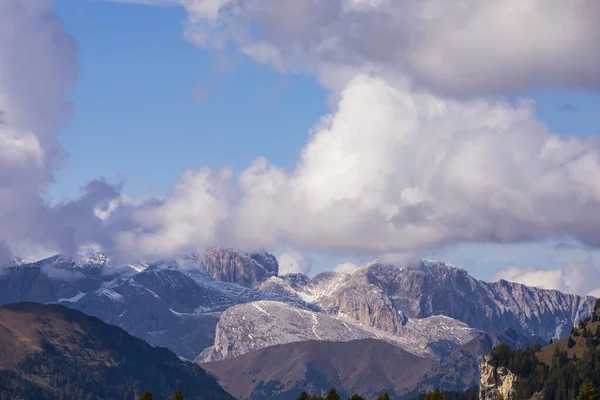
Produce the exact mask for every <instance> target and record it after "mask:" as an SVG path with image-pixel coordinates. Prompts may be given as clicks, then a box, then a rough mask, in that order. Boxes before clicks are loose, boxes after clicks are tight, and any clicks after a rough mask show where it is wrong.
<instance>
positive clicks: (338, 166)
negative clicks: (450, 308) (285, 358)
mask: <svg viewBox="0 0 600 400" xmlns="http://www.w3.org/2000/svg"><path fill="white" fill-rule="evenodd" d="M599 11H600V4H598V3H596V2H594V1H591V0H573V1H572V2H562V1H558V0H532V1H530V2H527V3H524V2H521V1H517V0H506V1H505V2H494V3H480V2H479V1H475V0H464V1H462V2H461V3H460V6H456V7H453V6H451V5H450V3H448V2H446V1H444V0H424V1H421V2H418V3H416V2H413V1H410V0H331V1H329V2H322V1H313V0H278V1H276V0H261V1H258V0H182V2H181V3H180V2H179V1H178V0H172V1H164V0H154V1H139V0H138V1H133V0H121V1H111V2H109V1H100V0H97V1H96V0H55V1H52V0H24V1H22V2H16V1H15V2H4V3H2V4H1V5H0V112H1V113H0V116H1V118H0V209H2V210H3V212H2V214H1V215H0V261H1V259H5V260H9V259H11V258H13V257H16V256H28V257H41V256H42V255H46V254H52V253H55V252H62V253H73V254H75V253H81V252H89V251H97V250H102V251H105V252H108V253H110V254H111V257H113V259H114V260H117V261H116V262H130V261H132V260H140V259H144V260H149V259H156V258H163V257H168V256H171V255H174V254H178V253H181V252H187V251H203V250H204V249H205V248H207V247H212V246H226V247H230V246H231V247H237V248H241V249H244V250H248V251H252V250H256V249H259V248H267V249H269V250H271V251H273V252H274V253H276V254H277V255H278V256H280V263H281V265H282V269H283V271H284V272H296V271H299V272H306V273H310V274H315V273H318V272H322V271H325V270H330V269H333V268H335V267H336V266H338V265H341V267H339V268H340V269H342V268H343V269H344V270H353V269H356V268H357V267H358V266H360V265H362V264H364V263H366V262H367V261H370V260H372V259H375V258H381V259H383V260H386V261H390V262H395V263H408V262H412V261H414V260H416V259H418V258H421V257H425V258H434V259H441V260H444V261H447V262H450V263H453V264H455V265H459V266H463V267H465V268H466V269H467V270H468V271H469V272H470V273H471V274H473V275H474V276H476V277H478V278H482V279H488V280H493V279H501V278H502V279H509V280H514V281H519V282H523V283H526V284H530V285H536V286H542V287H546V288H555V289H559V290H563V291H567V292H573V293H578V294H589V293H591V294H600V291H599V290H598V289H600V272H599V270H598V261H597V260H600V253H599V252H598V244H599V243H600V233H598V232H600V231H599V230H598V229H597V227H598V226H599V223H600V213H599V212H598V211H599V210H600V179H598V178H600V154H599V152H598V139H599V138H600V136H598V133H599V129H598V122H599V121H600V101H599V100H600V96H599V95H598V89H599V88H600V51H599V50H600V48H598V47H599V46H600V45H598V43H600V41H599V39H600V28H599V27H597V24H596V23H595V21H594V18H593V16H594V15H598V12H599Z"/></svg>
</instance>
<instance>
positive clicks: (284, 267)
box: [277, 250, 312, 275]
mask: <svg viewBox="0 0 600 400" xmlns="http://www.w3.org/2000/svg"><path fill="white" fill-rule="evenodd" d="M277 261H278V262H279V275H286V274H296V273H302V274H305V275H308V273H309V272H310V270H311V269H312V261H311V259H310V257H309V256H307V255H306V254H303V253H300V252H297V251H295V250H288V251H286V252H284V253H283V254H281V255H280V256H279V259H278V260H277Z"/></svg>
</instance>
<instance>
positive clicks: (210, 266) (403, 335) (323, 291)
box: [0, 249, 594, 361]
mask: <svg viewBox="0 0 600 400" xmlns="http://www.w3.org/2000/svg"><path fill="white" fill-rule="evenodd" d="M277 273H278V265H277V261H276V259H275V257H273V256H272V255H270V254H268V253H265V252H262V253H252V254H249V253H244V252H240V251H236V250H231V249H215V250H212V251H209V252H207V253H206V254H205V255H204V256H199V255H193V254H189V255H184V256H180V257H175V258H173V259H171V260H164V261H159V262H153V263H139V264H136V265H130V266H121V267H119V266H115V265H111V263H110V260H108V258H106V257H105V256H103V255H102V254H96V255H94V256H92V257H87V258H82V257H75V258H72V257H65V256H55V257H51V258H48V259H46V260H42V261H38V262H26V261H20V262H15V263H12V264H11V265H8V266H6V267H3V268H0V303H2V304H6V303H14V302H19V301H34V302H40V303H61V304H64V305H67V306H69V307H72V308H75V309H78V310H81V311H83V312H85V313H87V314H90V315H94V316H97V317H99V318H101V319H102V320H104V321H106V322H108V323H111V324H114V325H117V326H120V327H122V328H123V329H125V330H126V331H128V332H129V333H131V334H133V335H136V336H138V337H141V338H143V339H145V340H147V341H148V342H150V343H151V344H153V345H160V346H164V347H168V348H170V349H172V350H173V351H175V352H176V353H177V354H178V355H180V356H182V357H185V358H188V359H194V358H195V357H197V356H198V355H199V354H200V353H201V352H202V354H203V356H202V357H204V358H202V357H200V359H201V360H206V361H208V360H216V359H222V358H228V357H232V356H237V355H240V354H244V353H245V352H247V351H252V350H254V349H258V348H266V347H269V346H273V345H279V344H285V343H289V342H291V341H293V342H298V341H303V340H325V339H329V338H331V340H336V341H349V340H355V339H358V338H377V339H381V340H385V341H387V342H388V343H394V344H395V345H397V346H398V347H401V348H402V349H404V350H406V351H407V352H409V353H412V354H418V355H424V356H427V357H434V358H440V357H443V356H444V355H446V354H448V353H450V352H451V351H453V349H455V348H457V346H461V345H462V344H464V343H466V342H468V341H469V340H471V339H473V338H474V337H475V336H476V335H478V334H480V333H479V331H482V332H488V333H494V332H498V331H502V330H505V329H507V328H512V329H514V330H515V331H517V332H518V333H519V334H520V335H523V336H525V337H531V336H532V335H537V336H540V337H541V338H543V339H544V340H548V339H550V338H557V337H560V336H564V334H565V333H566V332H567V331H568V330H569V329H570V327H571V326H572V325H573V324H574V322H575V321H576V320H578V319H579V318H580V317H582V316H586V315H589V314H590V313H591V310H592V308H593V304H594V299H593V298H591V297H579V296H574V295H566V294H562V293H560V292H557V291H547V290H541V289H536V288H529V287H526V286H523V285H519V284H515V283H509V282H506V281H501V282H497V283H487V282H481V281H478V280H476V279H474V278H472V277H471V276H469V275H468V274H467V273H466V271H464V270H462V269H460V268H455V267H452V266H450V265H447V264H444V263H441V262H433V261H423V262H421V263H419V264H417V265H413V266H409V267H399V266H393V265H386V264H380V263H377V262H375V263H371V264H368V265H367V266H365V267H363V268H361V269H360V270H359V271H357V272H355V273H354V274H352V275H350V274H342V273H335V272H329V273H324V274H320V275H317V276H316V277H314V278H312V279H310V278H309V277H307V276H305V275H301V274H293V275H286V276H277ZM254 302H267V303H264V304H263V305H264V306H263V305H261V303H254ZM269 302H275V303H269ZM239 305H245V306H241V308H236V307H238V306H239ZM255 306H259V307H262V308H263V309H265V310H267V308H272V312H269V314H270V317H269V318H266V314H265V313H263V312H262V311H260V310H259V308H257V307H255ZM240 312H242V313H244V315H243V316H245V317H246V320H244V319H243V318H242V319H240V318H237V317H232V316H235V315H236V313H240ZM313 316H314V318H316V320H317V321H318V322H319V323H318V324H316V323H314V319H313ZM557 323H558V328H556V327H557ZM346 326H347V327H348V328H349V329H350V330H348V329H347V328H346ZM250 327H255V328H256V329H257V330H256V331H255V332H254V333H252V332H250ZM259 327H260V328H261V329H260V330H259V329H258V328H259ZM313 328H314V329H313ZM342 328H343V329H342ZM344 329H345V330H344ZM240 331H241V332H245V331H247V334H246V335H240V334H239V332H240ZM350 331H352V333H351V332H350ZM315 332H316V333H315ZM346 332H347V333H346ZM249 335H250V336H251V337H250V336H249ZM205 348H208V350H205V351H204V352H203V350H204V349H205ZM211 354H212V355H211Z"/></svg>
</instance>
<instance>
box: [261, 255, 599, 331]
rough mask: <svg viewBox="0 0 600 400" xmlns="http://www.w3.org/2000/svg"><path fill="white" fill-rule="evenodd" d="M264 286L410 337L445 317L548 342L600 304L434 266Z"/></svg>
mask: <svg viewBox="0 0 600 400" xmlns="http://www.w3.org/2000/svg"><path fill="white" fill-rule="evenodd" d="M260 288H261V289H262V290H265V291H269V292H276V293H281V294H285V295H287V296H290V297H296V298H298V299H302V300H305V301H307V302H311V303H313V304H315V305H317V306H319V307H320V308H322V309H323V310H324V312H325V313H327V314H329V315H339V316H344V317H348V318H351V319H354V320H356V321H358V322H360V323H361V324H362V325H363V326H368V327H371V328H375V329H378V330H381V331H384V332H388V333H392V334H394V333H399V332H402V330H403V327H404V326H405V323H406V321H407V319H411V318H415V319H421V318H427V317H431V316H435V315H444V316H446V317H450V318H453V319H455V320H458V321H462V322H464V323H466V324H467V325H469V326H470V327H472V328H475V329H479V330H481V331H484V332H489V333H495V332H500V331H503V330H505V329H507V328H512V329H514V330H515V331H517V332H518V333H520V334H522V335H524V336H529V337H530V336H539V337H540V338H542V339H543V340H545V341H548V340H550V339H556V338H560V337H563V336H565V335H566V334H568V332H569V330H570V329H571V327H572V326H573V325H574V323H575V322H576V321H578V320H579V319H581V318H584V317H586V316H588V315H590V314H591V313H592V311H593V307H594V302H595V299H594V298H593V297H591V296H585V297H581V296H576V295H571V294H564V293H561V292H559V291H556V290H543V289H538V288H533V287H528V286H525V285H522V284H518V283H513V282H508V281H505V280H501V281H499V282H493V283H490V282H483V281H479V280H477V279H475V278H473V277H471V276H470V275H469V274H468V273H467V272H466V271H465V270H464V269H462V268H457V267H454V266H451V265H449V264H446V263H443V262H439V261H427V260H424V261H421V262H420V263H419V264H417V265H413V266H409V267H398V266H394V265H389V264H381V263H378V262H374V263H371V264H368V265H367V266H365V267H363V268H361V269H360V270H359V271H357V272H355V273H354V274H352V275H348V274H339V273H335V272H328V273H325V274H320V275H317V276H316V277H315V278H314V279H308V278H307V277H305V276H299V275H294V276H284V277H272V278H269V279H268V280H267V281H265V282H264V283H263V284H262V285H261V286H260Z"/></svg>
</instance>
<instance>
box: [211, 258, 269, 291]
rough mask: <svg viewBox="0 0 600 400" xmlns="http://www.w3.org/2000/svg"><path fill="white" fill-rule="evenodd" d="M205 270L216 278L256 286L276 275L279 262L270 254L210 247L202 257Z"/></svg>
mask: <svg viewBox="0 0 600 400" xmlns="http://www.w3.org/2000/svg"><path fill="white" fill-rule="evenodd" d="M203 263H204V267H205V268H206V271H207V272H208V273H209V274H210V275H211V276H212V277H213V278H214V279H216V280H218V281H224V282H230V283H237V284H238V285H242V286H246V287H254V286H257V285H258V284H259V283H260V282H263V281H265V280H266V279H267V278H269V277H271V276H277V273H278V271H279V264H277V260H276V259H275V257H274V256H273V255H271V254H268V253H266V252H262V253H252V254H249V253H244V252H241V251H238V250H233V249H212V250H209V251H207V252H206V254H205V255H204V257H203Z"/></svg>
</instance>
